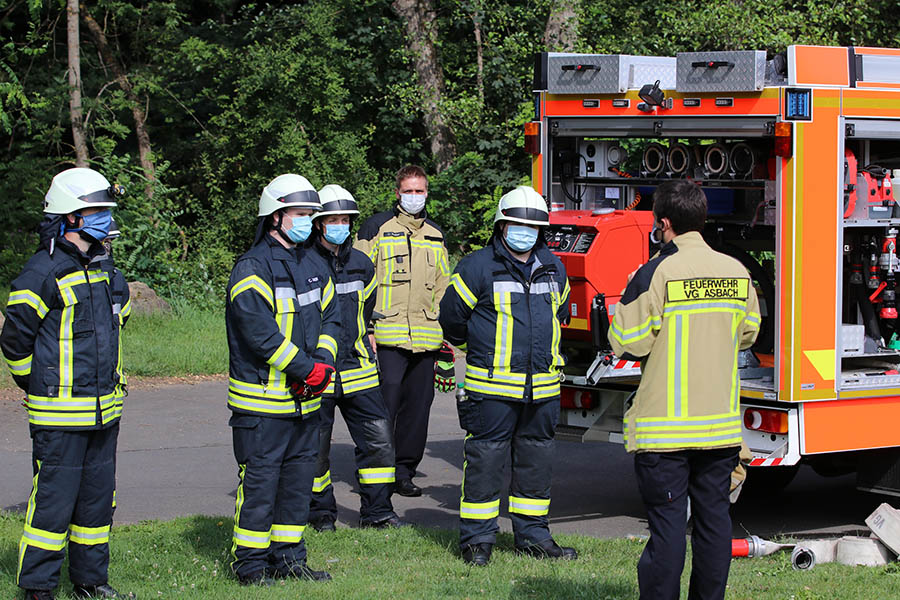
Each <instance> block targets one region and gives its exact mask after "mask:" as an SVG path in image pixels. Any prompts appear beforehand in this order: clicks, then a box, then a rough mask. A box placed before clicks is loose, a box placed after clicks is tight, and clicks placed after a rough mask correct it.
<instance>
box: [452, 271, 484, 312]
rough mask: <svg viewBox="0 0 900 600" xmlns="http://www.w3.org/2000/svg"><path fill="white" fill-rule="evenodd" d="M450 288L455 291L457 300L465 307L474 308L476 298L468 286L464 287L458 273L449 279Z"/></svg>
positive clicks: (464, 284)
mask: <svg viewBox="0 0 900 600" xmlns="http://www.w3.org/2000/svg"><path fill="white" fill-rule="evenodd" d="M450 287H452V288H453V289H454V290H456V294H457V295H458V296H459V299H460V300H462V301H463V302H465V304H466V306H468V307H469V308H475V304H476V303H477V302H478V298H476V297H475V294H473V293H472V290H470V289H469V286H467V285H466V282H465V281H463V278H462V277H461V276H460V274H459V273H454V274H453V275H452V276H451V277H450Z"/></svg>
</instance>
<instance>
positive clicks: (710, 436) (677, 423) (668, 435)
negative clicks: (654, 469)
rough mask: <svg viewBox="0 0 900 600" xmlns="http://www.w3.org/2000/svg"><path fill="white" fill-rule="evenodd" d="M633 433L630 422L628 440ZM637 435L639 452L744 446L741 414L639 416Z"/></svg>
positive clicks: (626, 428) (635, 430)
mask: <svg viewBox="0 0 900 600" xmlns="http://www.w3.org/2000/svg"><path fill="white" fill-rule="evenodd" d="M631 433H632V432H631V431H630V428H629V426H628V423H627V422H626V424H625V436H626V438H628V437H629V435H630V434H631ZM633 433H634V437H635V444H636V448H637V449H678V448H704V447H715V446H732V445H737V444H740V443H741V417H740V413H738V412H734V413H730V414H718V415H701V416H697V417H682V418H669V417H639V418H637V419H636V420H635V425H634V431H633Z"/></svg>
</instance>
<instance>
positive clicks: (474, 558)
mask: <svg viewBox="0 0 900 600" xmlns="http://www.w3.org/2000/svg"><path fill="white" fill-rule="evenodd" d="M493 548H494V545H493V544H488V543H487V542H482V543H480V544H469V545H467V546H465V547H464V548H463V549H462V559H463V562H464V563H466V564H467V565H472V566H474V567H484V566H486V565H487V564H488V562H489V561H490V560H491V550H492V549H493Z"/></svg>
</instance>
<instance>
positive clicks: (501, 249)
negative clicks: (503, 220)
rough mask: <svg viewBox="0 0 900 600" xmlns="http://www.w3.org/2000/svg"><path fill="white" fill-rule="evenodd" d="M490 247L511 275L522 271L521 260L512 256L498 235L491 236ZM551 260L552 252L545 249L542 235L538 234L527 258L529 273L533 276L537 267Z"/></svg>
mask: <svg viewBox="0 0 900 600" xmlns="http://www.w3.org/2000/svg"><path fill="white" fill-rule="evenodd" d="M491 247H492V248H493V250H494V256H495V257H496V258H497V259H498V260H500V262H502V263H504V264H506V267H507V269H508V270H509V271H510V272H511V273H513V275H517V274H520V273H521V272H522V269H521V267H520V265H521V264H522V263H521V261H519V260H517V259H516V258H514V257H513V255H512V254H511V253H510V252H509V249H508V248H507V247H506V245H505V244H504V243H503V240H501V239H500V236H499V235H494V236H493V237H491ZM552 260H553V255H552V253H551V252H550V250H549V249H547V246H546V244H544V238H543V236H540V235H539V236H538V240H537V242H535V244H534V248H533V249H532V251H531V256H530V257H529V258H528V264H530V265H531V270H530V275H531V276H533V275H534V272H535V271H536V270H537V269H539V268H540V267H542V266H544V265H548V264H550V263H551V261H552ZM531 276H529V279H531Z"/></svg>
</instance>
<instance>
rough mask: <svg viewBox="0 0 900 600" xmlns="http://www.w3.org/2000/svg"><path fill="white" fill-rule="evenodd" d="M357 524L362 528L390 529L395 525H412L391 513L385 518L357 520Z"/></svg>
mask: <svg viewBox="0 0 900 600" xmlns="http://www.w3.org/2000/svg"><path fill="white" fill-rule="evenodd" d="M359 526H360V528H362V529H391V528H396V527H412V523H410V522H409V521H404V520H403V519H401V518H400V517H398V516H397V515H391V516H390V517H388V518H387V519H382V520H380V521H363V520H362V519H360V520H359Z"/></svg>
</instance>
